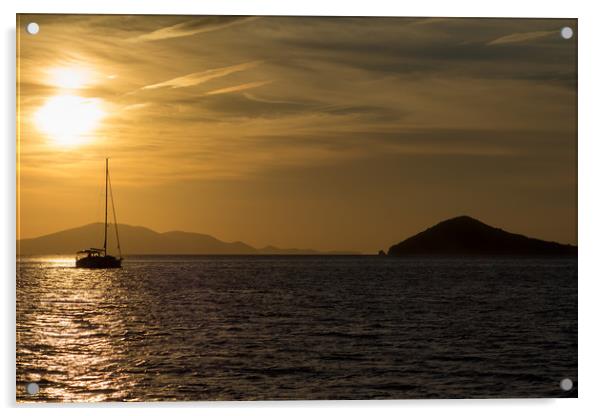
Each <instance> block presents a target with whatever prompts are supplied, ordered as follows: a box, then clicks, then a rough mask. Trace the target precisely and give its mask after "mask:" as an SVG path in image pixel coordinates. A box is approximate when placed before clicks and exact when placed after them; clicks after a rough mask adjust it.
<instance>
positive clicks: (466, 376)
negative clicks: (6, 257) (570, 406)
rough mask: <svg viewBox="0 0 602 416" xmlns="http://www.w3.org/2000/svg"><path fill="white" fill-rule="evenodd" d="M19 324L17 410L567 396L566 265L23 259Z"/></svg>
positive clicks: (570, 350)
mask: <svg viewBox="0 0 602 416" xmlns="http://www.w3.org/2000/svg"><path fill="white" fill-rule="evenodd" d="M16 318H17V322H16V329H17V334H16V341H17V344H16V349H17V350H16V395H17V397H16V398H17V401H18V402H88V401H90V402H97V401H174V400H177V401H213V400H356V399H357V400H360V399H361V400H364V399H445V398H527V397H530V398H536V397H577V392H578V377H577V259H576V258H575V259H541V258H540V259H537V258H533V259H526V258H520V259H510V258H504V259H500V258H437V259H424V258H423V259H420V258H413V259H412V258H404V259H401V258H391V257H379V256H130V257H127V258H126V259H125V260H124V262H123V268H121V269H112V270H85V269H78V268H75V267H74V259H73V258H61V257H21V258H19V259H18V260H17V311H16ZM564 379H570V380H571V381H572V386H570V387H571V388H570V389H568V390H565V389H562V388H561V386H560V385H561V380H564ZM31 383H35V384H31ZM564 385H565V388H566V386H567V384H566V382H565V384H564ZM28 386H29V387H30V389H29V392H28ZM31 386H37V387H38V389H31ZM30 393H34V394H30Z"/></svg>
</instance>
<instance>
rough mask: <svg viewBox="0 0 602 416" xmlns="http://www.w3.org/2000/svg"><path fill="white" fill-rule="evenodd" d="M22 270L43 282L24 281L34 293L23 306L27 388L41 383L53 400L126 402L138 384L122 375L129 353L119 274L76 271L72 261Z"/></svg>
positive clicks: (41, 262)
mask: <svg viewBox="0 0 602 416" xmlns="http://www.w3.org/2000/svg"><path fill="white" fill-rule="evenodd" d="M18 269H19V275H22V274H26V275H29V276H32V277H33V276H36V278H35V279H33V280H29V279H18V282H17V284H18V286H20V288H19V289H20V290H26V291H27V292H28V293H29V294H30V296H29V297H28V298H27V299H24V298H20V299H18V300H17V302H18V307H17V311H18V312H17V322H18V323H19V324H18V326H19V328H18V330H17V343H18V344H19V345H20V349H19V351H18V361H19V362H20V363H21V364H20V366H19V370H18V373H19V372H22V373H23V374H27V376H26V378H27V380H23V381H24V382H25V381H26V383H30V382H36V383H38V384H39V385H40V387H41V394H42V396H43V398H44V399H46V400H48V401H54V400H61V401H82V400H85V401H106V400H123V399H124V396H125V395H126V394H127V392H128V391H129V389H128V386H130V384H131V381H130V376H128V375H124V374H122V373H121V372H120V370H119V368H120V363H122V362H124V361H127V357H126V356H127V353H128V351H127V348H125V346H124V343H123V337H124V334H125V333H126V329H125V326H124V323H123V320H122V319H121V316H122V315H121V313H120V309H121V306H122V305H123V304H120V303H119V302H118V301H117V299H120V298H124V297H127V295H126V294H124V293H121V291H120V290H119V286H118V285H115V284H114V277H115V276H114V274H115V273H118V271H117V272H112V271H107V270H98V271H95V270H84V269H77V268H75V267H74V259H73V258H71V257H40V258H30V259H28V260H27V262H19V264H18ZM17 378H18V379H19V374H17ZM26 383H25V384H23V383H21V384H23V385H21V386H19V385H18V386H17V388H22V389H24V388H26V387H25V386H26ZM67 386H68V388H67ZM38 399H39V398H38Z"/></svg>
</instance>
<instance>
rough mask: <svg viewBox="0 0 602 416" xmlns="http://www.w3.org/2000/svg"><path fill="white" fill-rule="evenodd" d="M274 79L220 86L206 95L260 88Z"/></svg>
mask: <svg viewBox="0 0 602 416" xmlns="http://www.w3.org/2000/svg"><path fill="white" fill-rule="evenodd" d="M271 82H272V81H255V82H247V83H246V84H240V85H234V86H232V87H226V88H220V89H218V90H213V91H209V92H208V93H207V94H206V95H217V94H227V93H230V92H239V91H245V90H250V89H252V88H258V87H261V86H263V85H266V84H269V83H271Z"/></svg>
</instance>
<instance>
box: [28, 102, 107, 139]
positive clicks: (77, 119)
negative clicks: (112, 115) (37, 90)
mask: <svg viewBox="0 0 602 416" xmlns="http://www.w3.org/2000/svg"><path fill="white" fill-rule="evenodd" d="M104 114H105V113H104V111H103V109H102V103H101V100H99V99H98V98H84V97H80V96H77V95H55V96H54V97H50V98H49V99H48V100H46V102H45V103H44V105H43V106H42V107H41V108H40V109H39V110H38V111H37V113H36V114H35V122H36V126H37V127H38V128H39V129H40V130H41V131H42V132H43V133H45V134H47V135H48V136H50V138H52V140H54V141H55V143H56V144H59V145H62V146H73V145H78V144H82V143H83V142H85V141H87V140H88V139H89V136H88V135H89V133H91V132H92V131H93V130H94V129H95V128H96V127H98V124H99V123H100V121H101V120H102V118H103V117H104Z"/></svg>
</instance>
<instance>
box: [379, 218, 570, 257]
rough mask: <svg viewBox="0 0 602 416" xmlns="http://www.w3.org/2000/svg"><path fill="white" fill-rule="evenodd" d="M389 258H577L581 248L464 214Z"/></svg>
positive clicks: (405, 243) (415, 238)
mask: <svg viewBox="0 0 602 416" xmlns="http://www.w3.org/2000/svg"><path fill="white" fill-rule="evenodd" d="M387 254H388V255H389V256H576V255H577V247H576V246H573V245H570V244H560V243H556V242H551V241H544V240H538V239H536V238H530V237H526V236H524V235H520V234H513V233H510V232H507V231H504V230H502V229H500V228H495V227H492V226H490V225H487V224H485V223H483V222H481V221H479V220H476V219H474V218H472V217H469V216H466V215H463V216H460V217H455V218H451V219H448V220H445V221H442V222H440V223H438V224H436V225H434V226H432V227H430V228H428V229H426V230H425V231H422V232H420V233H418V234H416V235H414V236H412V237H410V238H408V239H406V240H403V241H402V242H400V243H398V244H395V245H393V246H391V247H390V248H389V251H388V253H387Z"/></svg>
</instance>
